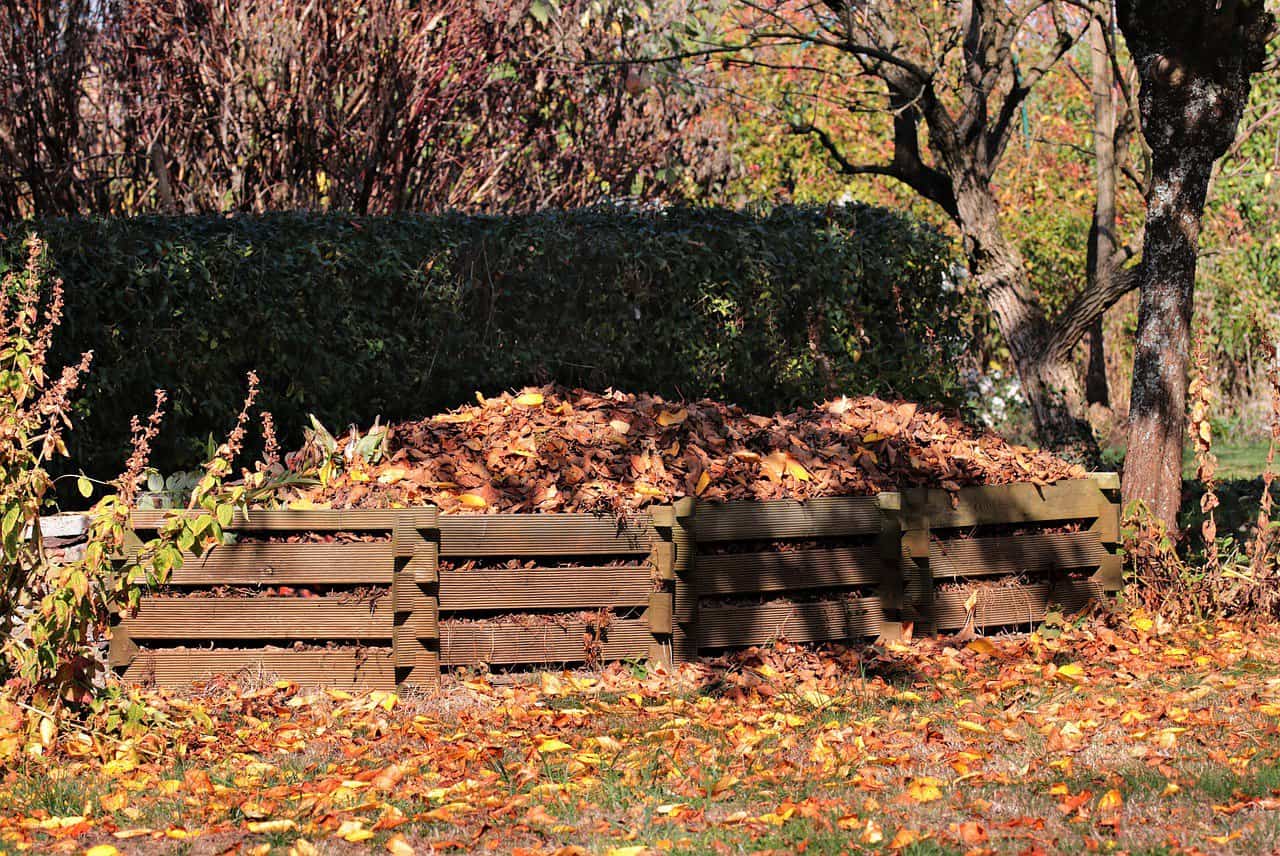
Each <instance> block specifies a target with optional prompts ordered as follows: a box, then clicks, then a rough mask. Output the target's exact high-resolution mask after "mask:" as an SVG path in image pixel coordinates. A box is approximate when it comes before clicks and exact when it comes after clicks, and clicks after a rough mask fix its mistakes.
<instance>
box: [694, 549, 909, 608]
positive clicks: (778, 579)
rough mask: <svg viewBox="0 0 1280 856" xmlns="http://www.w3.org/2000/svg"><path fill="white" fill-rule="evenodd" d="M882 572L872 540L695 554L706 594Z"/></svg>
mask: <svg viewBox="0 0 1280 856" xmlns="http://www.w3.org/2000/svg"><path fill="white" fill-rule="evenodd" d="M894 546H895V548H896V546H897V545H896V544H895V545H894ZM881 574H882V569H881V566H880V546H879V544H878V543H876V542H872V543H870V544H866V545H863V546H854V547H833V548H830V549H822V550H796V551H794V552H789V553H780V552H767V553H724V554H719V555H715V556H708V555H705V554H703V555H701V556H699V557H698V593H699V594H700V595H702V596H703V597H706V596H717V595H721V596H722V595H732V594H749V593H752V592H773V591H803V590H805V589H818V588H839V587H841V586H861V585H874V584H876V583H878V582H880V578H881Z"/></svg>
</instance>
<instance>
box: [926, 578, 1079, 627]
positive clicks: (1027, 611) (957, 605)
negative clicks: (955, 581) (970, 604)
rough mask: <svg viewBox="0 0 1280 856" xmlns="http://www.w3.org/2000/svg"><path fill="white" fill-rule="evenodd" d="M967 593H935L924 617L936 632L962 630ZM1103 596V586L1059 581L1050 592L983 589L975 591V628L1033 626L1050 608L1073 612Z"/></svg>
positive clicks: (1037, 587)
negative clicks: (931, 623)
mask: <svg viewBox="0 0 1280 856" xmlns="http://www.w3.org/2000/svg"><path fill="white" fill-rule="evenodd" d="M970 594H971V591H970V590H969V589H959V590H955V591H945V592H937V593H936V594H935V595H934V598H933V603H932V609H931V611H930V612H929V614H928V615H927V618H928V619H930V620H932V622H933V624H934V626H936V627H937V628H938V629H939V630H956V629H959V628H961V627H963V626H964V624H965V618H966V612H965V608H964V604H965V600H966V599H968V597H969V595H970ZM1102 596H1103V590H1102V586H1100V585H1098V584H1097V583H1095V582H1093V581H1092V580H1062V581H1060V582H1058V583H1057V585H1055V586H1054V587H1053V588H1052V589H1051V588H1050V586H1049V584H1048V583H1035V584H1032V585H1021V586H1000V587H994V586H993V587H983V588H980V589H979V590H978V599H977V603H976V605H975V606H974V610H973V617H974V626H975V627H999V626H1002V625H1026V624H1035V623H1036V622H1039V621H1041V620H1043V619H1044V616H1045V612H1047V611H1048V608H1049V606H1051V605H1052V606H1056V607H1058V608H1060V609H1062V610H1064V611H1067V612H1074V611H1076V610H1078V609H1081V608H1082V607H1084V606H1085V605H1086V604H1087V603H1088V602H1089V601H1090V600H1092V599H1095V598H1100V597H1102Z"/></svg>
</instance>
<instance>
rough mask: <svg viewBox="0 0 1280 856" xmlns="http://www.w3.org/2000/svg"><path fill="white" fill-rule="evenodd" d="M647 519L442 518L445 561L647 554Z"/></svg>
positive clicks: (557, 516)
mask: <svg viewBox="0 0 1280 856" xmlns="http://www.w3.org/2000/svg"><path fill="white" fill-rule="evenodd" d="M655 540H656V538H655V532H654V529H653V526H652V525H651V524H650V521H649V516H648V515H640V516H636V517H631V518H624V519H620V518H616V517H609V516H603V515H597V514H477V515H461V514H457V515H445V516H442V517H441V518H440V555H441V556H469V557H470V556H581V555H591V554H613V555H624V554H635V553H648V552H649V551H650V550H652V549H653V543H654V541H655Z"/></svg>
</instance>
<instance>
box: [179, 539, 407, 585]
mask: <svg viewBox="0 0 1280 856" xmlns="http://www.w3.org/2000/svg"><path fill="white" fill-rule="evenodd" d="M391 558H392V557H391V544H390V543H387V542H381V543H355V544H254V543H251V544H226V545H223V546H220V547H214V548H212V549H210V550H208V551H206V552H205V553H204V554H203V555H201V556H195V555H192V554H190V553H187V554H185V555H184V557H183V563H182V567H180V568H177V569H176V570H174V571H173V573H172V574H171V575H170V577H169V582H170V583H172V584H174V585H202V586H215V585H264V586H274V585H294V584H305V585H347V584H350V585H367V584H385V583H389V582H391Z"/></svg>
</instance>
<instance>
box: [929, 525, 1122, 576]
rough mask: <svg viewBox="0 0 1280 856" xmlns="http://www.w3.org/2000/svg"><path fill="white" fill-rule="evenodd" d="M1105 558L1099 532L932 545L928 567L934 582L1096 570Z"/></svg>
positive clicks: (1003, 537)
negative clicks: (986, 575)
mask: <svg viewBox="0 0 1280 856" xmlns="http://www.w3.org/2000/svg"><path fill="white" fill-rule="evenodd" d="M1106 554H1107V551H1106V550H1105V549H1104V548H1103V546H1102V542H1101V541H1100V540H1099V539H1098V533H1096V532H1062V533H1056V534H1039V535H1005V536H1002V537H995V538H964V539H954V540H950V541H934V542H933V543H932V544H930V545H929V567H930V569H931V570H932V571H933V576H934V578H935V579H941V578H943V577H967V576H979V575H982V574H1018V573H1036V572H1045V571H1052V570H1059V569H1071V568H1096V567H1098V566H1099V565H1101V564H1102V560H1103V557H1104V556H1106Z"/></svg>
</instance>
